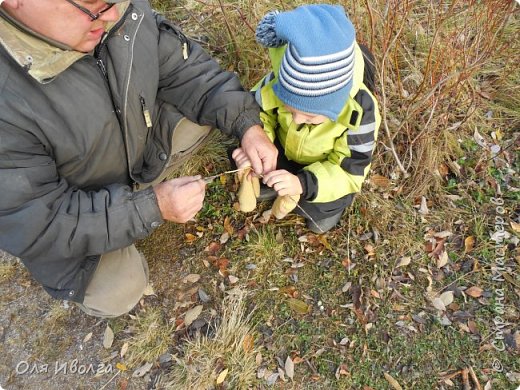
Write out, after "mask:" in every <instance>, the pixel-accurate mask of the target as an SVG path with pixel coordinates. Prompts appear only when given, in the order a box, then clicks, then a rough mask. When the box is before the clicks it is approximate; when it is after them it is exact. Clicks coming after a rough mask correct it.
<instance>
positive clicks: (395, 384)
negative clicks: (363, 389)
mask: <svg viewBox="0 0 520 390" xmlns="http://www.w3.org/2000/svg"><path fill="white" fill-rule="evenodd" d="M383 374H384V376H385V379H386V380H387V381H388V383H390V386H392V387H393V388H394V389H395V390H403V388H402V387H401V385H400V384H399V382H397V381H396V380H395V379H394V377H393V376H392V375H390V374H388V373H386V372H384V373H383Z"/></svg>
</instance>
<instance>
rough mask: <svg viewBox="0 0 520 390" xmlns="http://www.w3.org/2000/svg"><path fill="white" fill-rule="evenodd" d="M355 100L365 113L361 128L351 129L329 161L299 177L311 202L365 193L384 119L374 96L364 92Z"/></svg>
mask: <svg viewBox="0 0 520 390" xmlns="http://www.w3.org/2000/svg"><path fill="white" fill-rule="evenodd" d="M355 100H356V101H357V103H358V104H359V105H360V106H361V107H362V109H363V116H362V118H361V122H360V126H359V127H358V128H356V129H347V130H346V131H345V132H344V133H343V134H342V135H341V137H339V138H337V139H336V142H335V144H334V150H333V151H332V152H331V153H330V154H329V155H328V157H327V159H326V160H325V161H319V162H315V163H313V164H310V165H308V166H307V167H305V168H304V169H303V172H300V173H299V174H298V177H299V178H300V181H301V182H302V184H303V187H304V188H303V191H304V196H305V198H306V199H307V200H310V201H313V202H318V203H322V202H331V201H334V200H337V199H339V198H341V197H343V196H345V195H348V194H351V193H355V192H359V191H360V190H361V186H362V184H363V182H364V180H365V177H366V176H367V174H368V172H369V170H370V164H371V162H372V154H373V151H374V148H375V145H376V142H375V140H376V139H377V132H378V129H379V124H380V122H381V119H380V114H379V111H378V107H377V102H376V100H375V98H374V97H373V96H372V94H371V93H370V92H368V91H367V90H364V89H362V90H360V91H359V92H358V94H357V95H356V97H355Z"/></svg>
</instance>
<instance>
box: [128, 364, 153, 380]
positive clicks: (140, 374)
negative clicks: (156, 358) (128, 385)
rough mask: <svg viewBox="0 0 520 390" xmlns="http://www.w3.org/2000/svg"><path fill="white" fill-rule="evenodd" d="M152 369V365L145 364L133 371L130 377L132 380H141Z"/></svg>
mask: <svg viewBox="0 0 520 390" xmlns="http://www.w3.org/2000/svg"><path fill="white" fill-rule="evenodd" d="M152 367H153V364H152V363H145V364H143V365H142V366H141V367H139V368H138V369H137V370H135V371H134V373H133V374H132V377H134V378H141V377H143V376H145V375H146V373H147V372H148V371H150V370H151V369H152Z"/></svg>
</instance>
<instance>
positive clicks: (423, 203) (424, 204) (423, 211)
mask: <svg viewBox="0 0 520 390" xmlns="http://www.w3.org/2000/svg"><path fill="white" fill-rule="evenodd" d="M429 213H430V210H428V204H427V202H426V198H425V197H424V196H421V207H419V214H422V215H427V214H429Z"/></svg>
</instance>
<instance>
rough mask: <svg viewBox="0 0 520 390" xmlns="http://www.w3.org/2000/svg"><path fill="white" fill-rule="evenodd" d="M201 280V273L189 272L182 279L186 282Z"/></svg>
mask: <svg viewBox="0 0 520 390" xmlns="http://www.w3.org/2000/svg"><path fill="white" fill-rule="evenodd" d="M199 280H200V275H199V274H189V275H188V276H186V277H185V278H184V279H182V281H183V282H184V283H197V282H198V281H199Z"/></svg>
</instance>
